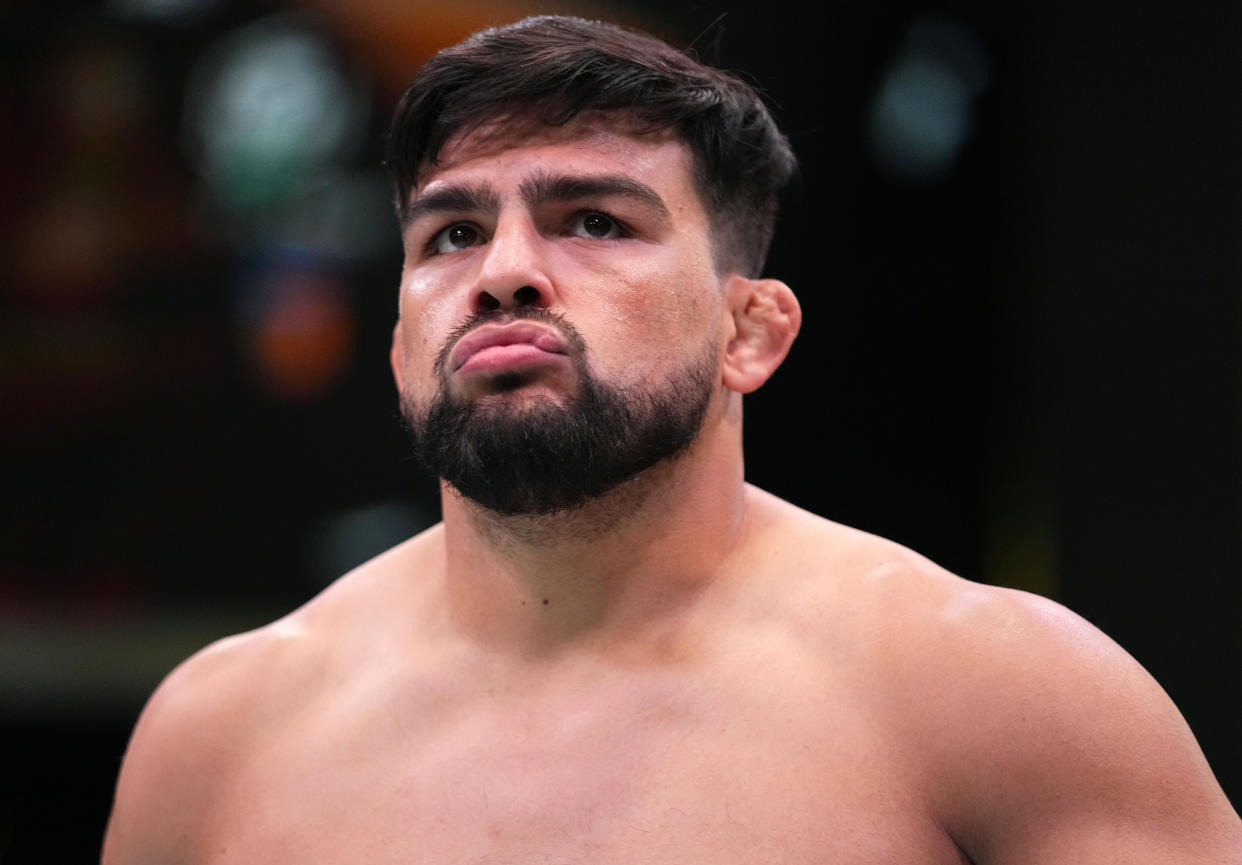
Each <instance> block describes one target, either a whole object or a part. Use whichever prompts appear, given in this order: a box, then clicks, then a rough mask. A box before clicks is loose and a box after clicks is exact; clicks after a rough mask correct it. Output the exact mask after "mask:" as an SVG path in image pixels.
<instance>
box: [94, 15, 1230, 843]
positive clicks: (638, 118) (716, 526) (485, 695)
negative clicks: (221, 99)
mask: <svg viewBox="0 0 1242 865" xmlns="http://www.w3.org/2000/svg"><path fill="white" fill-rule="evenodd" d="M390 166H391V169H392V170H393V172H394V174H395V176H396V181H397V188H398V191H399V210H400V213H401V218H402V229H403V238H404V244H405V266H404V271H403V275H402V281H401V296H400V318H399V322H398V324H397V327H396V330H395V333H394V338H393V347H392V367H393V372H394V374H395V376H396V380H397V384H398V387H399V389H400V393H401V400H402V406H403V410H404V414H405V415H406V418H407V421H408V424H409V426H410V428H411V432H412V436H413V439H414V441H415V446H416V450H417V451H418V452H419V454H420V455H421V456H422V458H423V459H424V461H425V462H426V463H427V464H428V465H429V466H430V467H431V468H432V469H433V470H434V471H435V472H436V473H437V474H439V475H440V476H441V477H442V478H443V479H444V480H443V482H442V487H441V488H442V501H443V517H444V519H443V522H442V523H441V524H440V525H438V526H436V527H434V528H432V529H430V530H428V531H426V532H424V533H423V534H420V535H418V536H417V537H415V538H412V539H411V540H409V541H407V542H405V543H403V544H401V545H400V546H398V547H396V548H394V549H393V550H391V551H389V552H387V553H385V554H383V555H381V556H379V557H378V558H376V559H374V560H373V561H371V562H369V563H367V564H365V565H363V566H362V567H360V568H358V569H357V570H355V571H353V572H351V573H350V574H348V575H346V576H345V577H343V578H342V579H341V580H339V581H338V582H337V583H335V584H334V585H333V586H332V587H331V588H329V589H328V590H327V591H325V592H324V593H323V594H322V595H320V596H319V597H317V598H315V599H314V600H313V601H311V602H310V603H309V604H307V605H306V606H305V607H303V608H302V609H300V610H298V611H296V612H294V613H293V614H291V615H290V616H288V617H287V618H285V619H282V620H281V621H278V622H276V623H275V624H272V625H270V626H268V627H266V628H263V629H261V630H259V631H256V632H253V633H249V634H244V635H241V636H237V637H233V638H230V639H227V640H224V641H223V642H221V643H219V644H217V645H214V646H212V647H210V648H208V649H206V650H204V651H203V652H201V653H200V654H198V655H196V656H195V657H194V658H192V659H191V660H189V661H187V662H186V663H185V664H183V665H182V666H181V667H179V668H178V669H177V670H176V671H175V672H174V673H172V675H170V676H169V678H168V679H167V680H166V681H165V682H164V683H163V684H162V685H161V686H160V688H159V689H158V691H157V692H156V694H155V695H154V696H153V698H152V699H151V701H150V703H149V705H148V706H147V708H146V710H145V711H144V713H143V716H142V718H141V720H140V721H139V723H138V726H137V729H136V731H135V733H134V737H133V741H132V743H131V746H130V748H129V751H128V754H127V756H126V759H125V764H124V768H123V770H122V772H121V777H120V782H119V786H118V790H117V794H116V803H115V808H114V811H113V815H112V819H111V823H110V826H109V831H108V836H107V839H106V841H105V846H104V856H103V858H104V862H105V863H107V865H176V863H199V865H208V863H209V865H254V863H264V865H274V863H296V865H309V863H316V865H360V863H365V865H395V863H402V865H409V863H419V865H450V863H451V865H462V863H505V865H525V863H548V865H571V863H573V865H581V863H592V865H648V863H650V865H657V863H658V865H668V863H678V865H696V863H697V865H721V863H746V865H753V863H772V865H812V863H814V865H852V863H858V865H876V863H897V865H924V863H925V865H950V863H959V865H960V863H968V862H973V863H978V865H983V863H1002V865H1036V863H1039V865H1067V863H1074V865H1094V863H1126V865H1145V863H1178V865H1192V863H1201V865H1222V863H1236V862H1242V821H1239V819H1238V816H1237V814H1236V813H1235V811H1234V810H1233V808H1232V807H1231V806H1230V803H1229V802H1228V801H1227V800H1226V798H1225V796H1224V794H1223V793H1222V791H1221V789H1220V787H1219V786H1218V784H1217V783H1216V781H1215V779H1214V778H1213V776H1212V773H1211V770H1210V769H1209V767H1208V765H1207V763H1206V761H1205V760H1204V757H1203V755H1202V753H1201V752H1200V749H1199V747H1198V745H1197V744H1196V742H1195V740H1194V738H1193V736H1192V734H1191V732H1190V730H1189V729H1188V728H1187V726H1186V724H1185V722H1184V721H1183V719H1182V718H1181V716H1180V715H1179V713H1178V711H1177V709H1176V708H1175V707H1174V706H1173V704H1172V703H1171V702H1170V701H1169V699H1168V698H1167V697H1166V696H1165V694H1164V693H1163V692H1162V691H1161V689H1160V688H1159V686H1158V685H1157V684H1156V683H1155V682H1154V681H1153V680H1152V679H1151V678H1150V677H1149V676H1148V674H1147V673H1146V672H1144V670H1143V669H1142V668H1141V667H1140V666H1139V665H1138V664H1137V663H1136V662H1135V661H1134V660H1132V659H1131V658H1130V657H1128V656H1127V655H1126V654H1125V653H1124V652H1123V651H1121V650H1120V649H1119V648H1118V647H1117V646H1116V645H1115V644H1114V643H1112V642H1111V641H1110V640H1109V639H1108V638H1107V637H1105V636H1103V635H1102V634H1101V633H1099V632H1098V631H1097V630H1095V629H1094V628H1092V627H1091V626H1090V625H1089V624H1087V623H1086V622H1084V621H1082V620H1081V619H1079V618H1078V617H1076V616H1075V615H1073V614H1072V613H1070V612H1068V611H1067V610H1065V609H1063V608H1061V607H1059V606H1057V605H1056V604H1054V603H1051V602H1049V601H1047V600H1044V599H1041V598H1038V597H1034V596H1031V595H1027V594H1023V593H1020V592H1014V591H1007V590H1004V589H998V588H992V587H988V586H983V585H977V584H974V583H970V582H966V581H964V580H962V579H959V578H958V577H955V576H953V575H951V574H948V573H946V572H945V571H943V570H941V569H940V568H938V567H936V566H935V565H934V564H932V563H931V562H928V561H927V560H926V559H923V558H921V557H919V556H918V555H916V554H914V553H912V552H910V551H909V550H906V549H903V548H902V547H899V546H897V545H895V544H893V543H890V542H888V541H885V540H882V539H880V538H876V537H873V536H870V535H867V534H864V533H862V532H859V531H855V530H852V529H849V528H845V527H843V526H840V525H837V524H834V523H831V522H828V521H826V520H823V519H820V518H819V517H816V516H813V515H811V514H808V513H806V512H804V511H801V510H799V509H797V508H795V507H793V506H792V505H790V504H787V503H785V502H783V501H780V500H778V499H776V498H774V497H773V496H771V495H768V494H766V493H764V492H762V491H760V490H758V489H755V488H754V487H751V486H748V485H747V484H746V483H745V482H744V480H743V471H742V445H741V426H742V395H743V394H745V393H749V392H750V391H753V390H755V389H756V388H758V387H759V386H760V385H761V384H763V382H764V381H765V380H766V379H767V378H768V376H769V375H771V374H772V373H773V371H774V370H775V369H776V368H777V366H779V364H780V363H781V361H782V360H783V359H784V357H785V354H786V352H787V350H788V349H789V346H790V343H791V342H792V340H793V338H794V336H795V334H796V332H797V330H798V326H799V310H798V304H797V302H796V301H795V299H794V296H793V294H792V293H791V292H790V290H789V288H787V287H786V286H785V285H783V284H782V283H780V282H777V281H775V280H771V279H761V278H758V276H757V274H758V272H759V269H760V267H761V265H762V261H763V258H764V255H765V252H766V247H767V241H768V238H769V236H770V233H771V226H772V219H773V213H774V201H775V196H776V193H777V190H778V189H779V188H780V187H781V185H782V184H783V183H784V182H785V181H786V180H787V179H788V178H789V176H790V174H791V173H792V171H793V167H794V164H793V158H792V156H791V155H790V153H789V150H788V146H787V144H786V142H785V140H784V138H783V137H782V136H781V135H780V133H779V132H778V131H777V130H776V128H775V127H774V125H773V124H772V121H771V119H770V118H769V116H768V114H767V112H766V111H765V110H764V109H763V108H762V106H761V103H760V101H759V100H758V99H757V98H756V97H755V95H754V93H753V92H752V91H751V90H750V89H749V88H748V87H746V86H745V85H743V84H740V83H739V82H737V81H736V80H734V79H732V78H730V77H728V76H725V75H723V74H722V73H719V72H717V71H715V70H712V69H708V68H704V67H702V66H700V65H699V64H697V63H696V62H694V61H692V60H690V59H688V58H686V57H685V56H683V55H682V54H680V53H679V52H676V51H674V50H673V49H670V48H668V47H667V46H665V45H664V44H663V43H660V42H657V41H655V40H652V39H650V38H648V37H645V36H640V35H637V34H633V33H630V32H628V31H623V30H620V29H617V28H613V27H610V26H606V25H599V24H590V23H586V22H581V21H576V20H565V19H533V20H529V21H527V22H523V23H519V24H517V25H513V26H510V27H506V28H501V29H499V30H494V31H486V32H484V33H482V34H480V35H477V36H476V37H474V38H472V39H471V40H468V41H467V42H464V43H462V44H461V45H459V46H457V47H455V48H452V49H449V50H448V51H446V52H444V53H442V54H441V55H439V56H438V57H437V58H436V59H434V60H433V61H432V62H431V63H430V64H429V65H428V66H427V67H426V68H425V69H424V71H423V72H422V73H421V74H420V77H419V78H418V79H416V81H415V83H414V84H413V85H412V88H411V90H410V91H409V92H408V93H407V94H406V97H405V98H404V99H403V101H402V104H401V106H400V108H399V109H398V114H397V117H396V120H395V121H394V126H393V134H392V145H391V158H390Z"/></svg>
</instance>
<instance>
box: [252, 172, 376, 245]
mask: <svg viewBox="0 0 1242 865" xmlns="http://www.w3.org/2000/svg"><path fill="white" fill-rule="evenodd" d="M271 223H272V232H273V237H274V240H275V243H276V244H277V245H278V246H280V247H282V248H284V249H301V250H307V251H310V252H314V253H316V254H318V255H321V256H327V257H329V258H334V259H337V260H340V261H351V260H360V259H366V258H375V257H378V256H380V255H382V254H383V253H385V252H387V251H390V250H393V249H394V248H398V247H399V244H400V236H399V234H398V232H397V221H396V219H395V218H394V216H393V209H392V191H391V189H390V187H389V183H388V179H387V178H386V177H384V175H383V174H382V173H380V172H378V171H375V172H371V173H367V172H348V171H343V170H337V169H332V168H326V169H323V170H322V171H320V172H319V173H318V174H317V175H316V176H315V177H314V178H313V179H310V180H308V181H307V182H306V183H305V184H304V186H303V188H302V189H301V190H300V192H299V193H298V194H297V195H296V196H294V197H293V198H291V199H290V200H289V201H288V203H287V204H285V205H284V206H282V207H281V208H280V209H279V210H278V211H277V212H276V213H274V214H273V215H272V219H271Z"/></svg>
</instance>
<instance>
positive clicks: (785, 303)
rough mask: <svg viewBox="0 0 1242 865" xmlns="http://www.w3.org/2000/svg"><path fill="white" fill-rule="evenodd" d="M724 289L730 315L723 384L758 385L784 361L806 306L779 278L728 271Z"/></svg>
mask: <svg viewBox="0 0 1242 865" xmlns="http://www.w3.org/2000/svg"><path fill="white" fill-rule="evenodd" d="M725 292H726V295H725V296H726V298H727V301H726V302H727V303H728V307H729V312H730V313H731V317H732V321H731V327H729V325H730V322H726V327H727V328H728V336H727V340H726V344H725V350H724V359H723V363H722V372H723V376H724V385H725V387H727V388H729V390H733V391H737V392H738V393H750V392H751V391H754V390H757V389H758V388H759V386H760V385H762V384H763V383H764V382H765V381H767V380H768V377H769V376H771V375H772V373H774V372H776V368H777V367H778V366H780V365H781V362H782V361H783V360H784V359H785V355H787V354H789V347H790V346H791V345H793V341H794V337H796V336H797V335H798V329H799V328H800V327H801V326H802V308H801V307H800V306H798V299H797V298H796V297H794V293H793V291H791V290H790V288H789V286H787V285H785V283H783V282H781V281H780V280H777V279H748V278H747V277H744V276H739V275H737V274H733V275H730V276H729V277H728V281H727V283H726V285H725Z"/></svg>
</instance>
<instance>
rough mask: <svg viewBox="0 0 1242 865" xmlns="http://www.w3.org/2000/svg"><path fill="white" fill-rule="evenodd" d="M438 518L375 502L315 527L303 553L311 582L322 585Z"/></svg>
mask: <svg viewBox="0 0 1242 865" xmlns="http://www.w3.org/2000/svg"><path fill="white" fill-rule="evenodd" d="M437 519H438V516H436V515H433V514H427V513H423V512H422V510H420V509H419V508H417V507H415V506H414V505H413V504H412V503H409V502H405V501H385V502H376V503H374V504H371V505H366V506H364V507H360V508H356V509H354V510H350V511H345V512H343V513H339V514H336V515H334V516H332V517H330V518H328V519H326V520H324V521H323V523H322V524H321V525H320V526H319V527H318V530H317V531H315V532H314V533H313V535H312V537H311V540H310V542H309V544H308V548H307V550H306V553H307V559H308V562H309V565H310V568H311V570H312V571H313V573H314V576H315V579H316V580H317V581H318V582H319V583H320V584H321V585H326V584H327V583H330V582H331V581H332V580H335V579H336V578H337V577H339V576H341V575H342V574H344V573H345V572H347V571H349V570H351V569H352V568H355V567H357V566H358V565H360V564H362V563H363V562H365V561H367V560H368V559H370V558H372V557H374V556H376V555H379V554H380V553H382V552H384V551H385V550H387V549H389V548H391V547H393V546H396V545H397V544H399V543H401V542H402V541H404V540H406V539H407V538H409V537H411V536H413V535H416V534H418V533H419V532H421V531H422V530H423V529H427V528H430V527H431V525H432V524H433V523H435V522H436V520H437Z"/></svg>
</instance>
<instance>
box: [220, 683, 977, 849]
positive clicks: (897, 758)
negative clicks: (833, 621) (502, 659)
mask: <svg viewBox="0 0 1242 865" xmlns="http://www.w3.org/2000/svg"><path fill="white" fill-rule="evenodd" d="M874 720H875V719H873V718H870V717H868V715H867V713H866V712H865V711H863V710H862V709H861V708H860V707H859V705H858V704H856V703H854V702H852V701H849V700H843V699H841V695H840V693H839V692H837V693H834V689H832V688H827V689H822V690H815V689H806V688H804V687H802V686H801V684H800V683H799V682H798V681H796V679H795V680H794V681H790V680H788V679H787V678H786V679H781V680H780V681H779V682H765V681H762V680H755V679H751V678H750V677H748V676H741V677H739V678H738V679H737V680H736V681H729V680H728V678H727V677H726V678H723V679H722V680H721V681H719V682H709V683H708V684H706V685H703V684H702V683H700V684H699V685H696V686H695V687H692V688H687V687H685V685H684V683H673V682H667V681H666V682H660V683H646V684H640V685H638V686H629V687H626V688H611V687H588V688H585V689H581V690H579V691H576V692H574V691H572V689H571V691H570V692H569V693H566V694H562V695H560V696H559V697H558V698H557V699H539V700H523V699H516V698H513V697H511V696H508V695H506V696H500V697H495V698H484V699H478V700H471V701H466V702H462V703H461V704H459V705H457V706H455V707H454V708H453V709H452V710H451V711H442V712H436V713H422V714H417V713H416V715H415V719H414V720H411V719H410V718H409V717H405V713H404V712H403V711H402V706H401V704H400V703H399V702H397V701H387V700H383V699H379V700H375V701H374V702H373V703H371V705H370V706H369V707H368V708H367V710H366V711H354V710H351V711H348V712H344V711H327V712H324V713H322V714H320V715H319V716H318V717H317V718H313V719H311V718H308V719H306V720H304V721H303V722H302V723H300V724H299V725H296V726H294V727H292V728H290V729H288V730H286V731H284V734H283V735H282V736H280V737H273V738H271V739H270V740H268V741H266V742H265V744H264V746H263V748H262V749H261V750H260V749H256V751H255V753H253V754H251V755H249V756H248V759H247V760H246V761H245V763H244V769H243V770H242V771H240V772H238V773H237V775H236V777H235V778H232V779H231V780H230V783H229V785H228V788H227V795H224V796H222V798H221V801H220V803H219V807H218V809H217V811H216V813H215V814H213V815H212V819H211V820H210V821H209V823H208V829H209V831H208V833H207V837H206V839H205V840H206V844H205V846H204V848H203V851H204V856H203V857H202V858H203V861H205V862H207V863H211V865H232V863H243V862H259V861H262V862H270V863H282V862H290V863H294V862H296V863H322V865H333V863H342V865H344V863H357V862H367V863H372V865H386V863H398V862H400V863H406V865H409V863H420V865H422V863H425V865H448V863H454V865H461V863H475V862H479V863H489V865H525V863H541V865H561V863H565V865H569V863H581V862H592V863H598V865H610V863H618V865H620V863H625V865H643V863H668V862H672V861H676V862H680V863H685V865H694V863H716V865H720V863H731V862H738V863H741V862H745V863H762V862H772V863H782V865H799V863H807V865H810V863H833V865H848V863H853V862H858V863H874V862H921V863H923V862H925V863H941V862H943V863H959V862H962V861H964V860H962V859H961V858H960V854H958V852H957V848H956V847H955V846H954V845H953V844H952V842H951V841H950V840H949V839H948V837H947V836H946V835H945V834H944V832H943V831H942V830H941V829H940V828H939V826H937V825H936V824H935V821H934V820H933V819H932V818H931V817H930V816H929V814H928V813H927V812H926V808H925V806H924V803H923V802H921V801H920V798H919V794H918V793H917V792H916V785H915V784H914V783H913V782H912V775H911V773H910V772H909V771H908V767H906V766H905V764H904V760H903V757H902V754H901V753H899V751H898V750H896V748H895V746H894V745H893V743H891V742H890V741H887V740H886V739H885V736H884V735H883V733H882V732H881V730H880V729H878V728H877V725H876V724H875V723H874Z"/></svg>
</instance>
